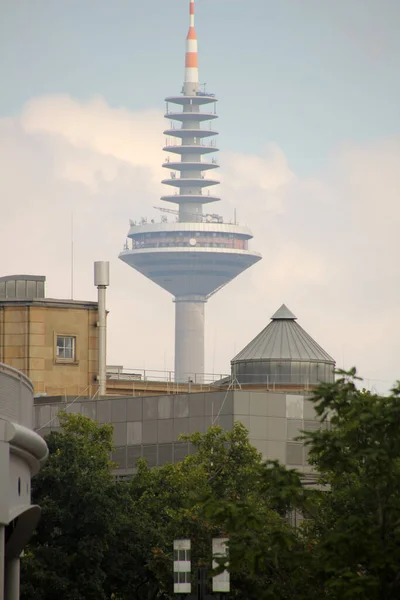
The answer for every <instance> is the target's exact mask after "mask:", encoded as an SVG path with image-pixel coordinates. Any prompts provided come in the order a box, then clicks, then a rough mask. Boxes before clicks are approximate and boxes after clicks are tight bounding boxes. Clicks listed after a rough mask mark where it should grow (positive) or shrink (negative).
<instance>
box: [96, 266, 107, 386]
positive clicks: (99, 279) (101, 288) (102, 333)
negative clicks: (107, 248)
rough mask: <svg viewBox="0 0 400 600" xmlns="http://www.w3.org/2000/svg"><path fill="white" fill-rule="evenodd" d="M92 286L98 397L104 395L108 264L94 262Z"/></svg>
mask: <svg viewBox="0 0 400 600" xmlns="http://www.w3.org/2000/svg"><path fill="white" fill-rule="evenodd" d="M94 285H95V286H96V287H97V290H98V321H97V326H98V328H99V342H98V343H99V346H98V348H99V354H98V357H99V377H98V381H99V389H98V392H99V397H102V396H105V395H106V379H107V366H106V365H107V358H106V357H107V309H106V289H107V287H108V286H109V285H110V263H109V262H106V261H96V262H95V263H94Z"/></svg>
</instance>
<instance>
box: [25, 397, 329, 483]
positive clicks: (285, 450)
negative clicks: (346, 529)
mask: <svg viewBox="0 0 400 600" xmlns="http://www.w3.org/2000/svg"><path fill="white" fill-rule="evenodd" d="M42 402H43V400H42ZM62 408H65V404H63V403H60V404H58V403H56V404H47V405H46V404H41V405H37V406H36V407H35V425H36V428H39V427H43V426H45V425H46V424H47V423H48V422H49V421H50V420H51V419H54V421H52V423H51V427H52V428H55V427H58V426H59V423H58V419H57V417H56V415H57V412H58V411H59V410H60V409H62ZM67 411H68V412H78V413H81V414H84V415H87V416H88V417H90V418H92V419H94V420H97V421H98V422H100V423H108V422H110V423H112V424H113V426H114V444H115V451H114V452H113V455H112V459H113V461H115V462H116V463H118V465H119V469H118V471H119V472H121V473H122V474H123V473H124V472H126V473H128V472H131V471H132V469H134V466H135V463H136V460H137V459H138V458H139V457H144V458H146V459H147V461H148V464H149V465H150V466H156V465H162V464H165V463H166V462H170V461H171V460H172V461H178V460H182V458H184V457H185V456H187V455H188V454H189V453H191V452H194V451H195V449H194V448H190V444H189V443H188V442H183V441H180V440H179V437H180V435H181V434H190V433H194V432H200V433H204V432H206V431H207V429H208V427H210V426H211V425H213V424H215V425H219V426H220V427H222V428H223V429H225V430H230V429H232V427H233V424H234V422H235V421H240V422H242V423H243V425H244V426H245V427H246V428H247V429H248V431H249V439H250V441H251V443H252V444H253V445H254V446H255V447H256V448H257V449H258V450H259V451H260V452H261V453H262V455H263V457H264V458H268V459H274V460H275V459H277V460H279V461H281V462H282V463H284V464H286V465H288V466H292V467H294V468H297V469H299V470H302V471H309V470H310V468H309V467H308V465H307V452H306V451H305V450H304V449H303V444H302V443H301V442H299V441H297V440H296V438H297V437H298V436H299V435H300V434H301V431H302V430H304V429H310V430H315V429H316V428H318V427H319V423H318V422H317V421H316V420H315V414H314V409H313V406H312V404H311V402H310V401H309V400H308V399H307V397H305V396H302V395H298V394H297V395H296V394H285V393H274V392H256V391H241V390H232V391H228V392H208V393H199V394H198V393H195V394H182V395H177V396H157V397H156V396H154V397H145V398H142V397H133V398H132V397H130V398H110V399H108V400H93V401H90V400H88V401H81V402H75V403H73V404H72V405H70V406H68V407H67ZM47 431H48V428H46V429H45V430H43V431H42V432H41V433H43V434H45V433H46V432H47Z"/></svg>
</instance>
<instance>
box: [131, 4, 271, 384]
mask: <svg viewBox="0 0 400 600" xmlns="http://www.w3.org/2000/svg"><path fill="white" fill-rule="evenodd" d="M194 6H195V5H194V0H190V1H189V8H190V10H189V15H190V22H189V32H188V34H187V38H186V58H185V76H184V84H183V89H182V94H181V95H178V96H170V97H168V98H166V103H167V108H166V113H165V117H166V118H167V119H168V120H169V121H170V127H169V128H168V129H167V130H166V131H164V134H165V135H166V136H167V140H166V144H165V146H164V150H165V151H166V152H167V153H168V155H167V158H166V160H165V162H164V163H163V167H164V168H165V169H168V170H169V171H170V177H169V178H166V179H164V180H163V182H162V183H164V184H165V185H168V186H169V187H170V188H172V189H173V190H174V193H170V194H168V195H165V196H162V198H161V200H163V201H166V202H168V203H172V204H175V205H177V208H178V209H177V210H174V209H167V208H161V209H160V210H162V211H164V212H165V213H167V214H168V213H172V214H174V215H175V221H174V222H168V218H167V217H166V216H164V217H162V218H161V223H155V222H154V221H152V222H151V223H148V222H147V220H146V219H142V221H141V222H140V224H136V223H135V222H131V227H130V230H129V233H128V238H129V240H130V241H129V242H128V243H127V245H126V246H125V249H124V251H123V252H122V253H121V254H120V259H121V260H123V261H124V262H126V263H127V264H128V265H130V266H131V267H133V268H134V269H135V270H137V271H139V272H140V273H142V274H143V275H145V276H146V277H148V278H149V279H151V280H152V281H154V283H156V284H157V285H159V286H160V287H162V288H163V289H165V290H167V291H168V292H169V293H170V294H172V295H173V296H174V297H175V298H174V302H175V379H176V380H177V381H187V380H188V379H193V380H195V381H201V377H202V373H204V308H205V303H206V302H207V300H208V298H209V297H210V296H211V295H212V294H214V293H215V292H216V291H217V290H219V289H220V288H221V287H223V286H224V285H226V284H227V283H229V281H231V280H232V279H234V278H235V277H236V276H237V275H239V274H240V273H241V272H242V271H245V270H246V269H247V268H249V267H250V266H251V265H253V264H254V263H256V262H257V261H258V260H260V258H261V256H260V255H259V254H257V253H256V252H252V251H251V250H249V247H248V242H249V240H251V239H252V237H253V236H252V233H251V231H250V230H249V229H248V228H247V227H243V226H240V225H238V224H237V223H232V222H230V223H226V222H224V219H223V218H222V217H220V216H219V215H216V214H213V213H208V214H204V213H203V206H204V205H209V204H211V203H213V202H217V201H219V200H220V198H219V197H218V196H216V195H214V194H213V193H212V192H211V191H209V190H212V189H213V188H214V186H215V185H218V184H219V181H217V180H216V179H214V178H213V177H212V176H211V175H210V173H211V172H212V171H214V170H215V169H217V168H218V163H217V161H216V159H215V158H211V159H210V158H209V156H210V155H212V154H214V153H215V152H217V151H218V148H217V147H216V143H215V141H214V139H215V137H216V136H217V135H218V132H217V131H216V130H214V129H213V128H212V127H211V123H212V122H213V121H214V120H215V119H216V118H217V114H216V102H217V99H216V97H215V96H214V94H209V93H207V92H206V91H200V85H199V72H198V55H197V37H196V32H195V29H194V11H195V9H194ZM170 105H173V106H174V108H172V109H170ZM210 105H211V106H212V109H211V110H209V109H208V107H209V106H210ZM207 123H208V126H207ZM170 205H171V204H170Z"/></svg>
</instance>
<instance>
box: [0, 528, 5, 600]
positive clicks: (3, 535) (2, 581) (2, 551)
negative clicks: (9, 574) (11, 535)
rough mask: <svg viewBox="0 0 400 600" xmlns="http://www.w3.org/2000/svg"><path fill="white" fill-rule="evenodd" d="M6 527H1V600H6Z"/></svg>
mask: <svg viewBox="0 0 400 600" xmlns="http://www.w3.org/2000/svg"><path fill="white" fill-rule="evenodd" d="M5 558H6V556H5V527H4V525H0V600H4V566H5V565H4V563H5Z"/></svg>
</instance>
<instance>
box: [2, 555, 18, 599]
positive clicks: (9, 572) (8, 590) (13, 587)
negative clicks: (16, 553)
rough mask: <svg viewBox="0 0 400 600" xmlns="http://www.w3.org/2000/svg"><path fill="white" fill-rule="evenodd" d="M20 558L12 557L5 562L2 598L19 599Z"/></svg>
mask: <svg viewBox="0 0 400 600" xmlns="http://www.w3.org/2000/svg"><path fill="white" fill-rule="evenodd" d="M19 572H20V558H19V557H18V558H12V559H10V560H9V561H7V562H6V585H5V597H4V600H19V587H20V582H19V578H20V575H19Z"/></svg>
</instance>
